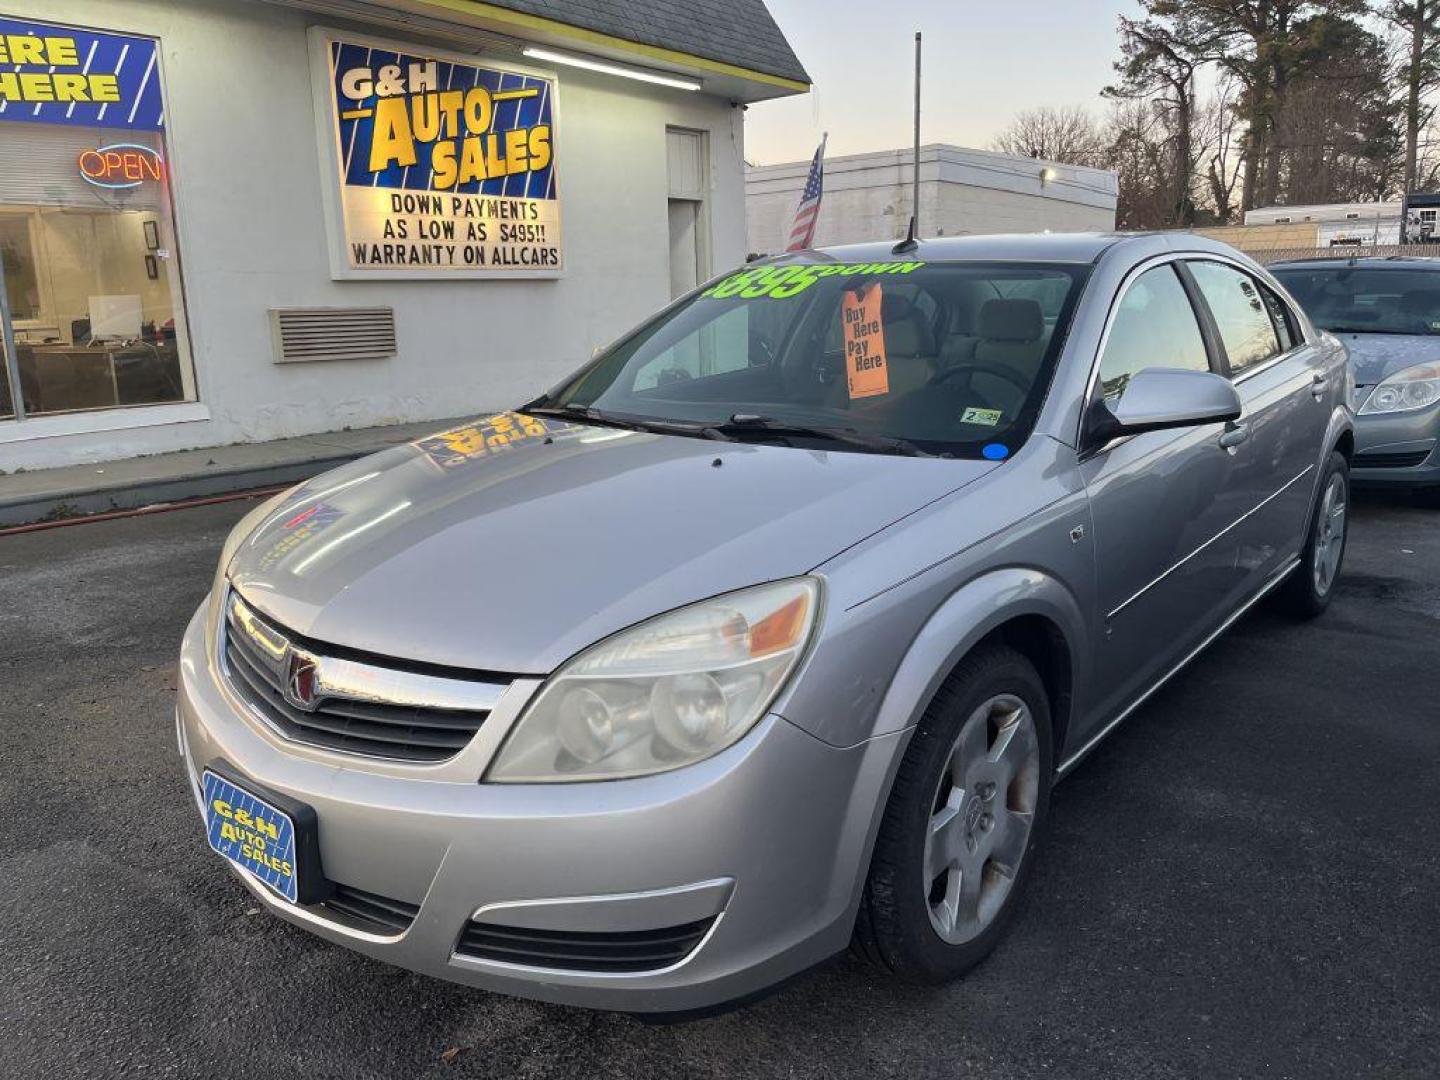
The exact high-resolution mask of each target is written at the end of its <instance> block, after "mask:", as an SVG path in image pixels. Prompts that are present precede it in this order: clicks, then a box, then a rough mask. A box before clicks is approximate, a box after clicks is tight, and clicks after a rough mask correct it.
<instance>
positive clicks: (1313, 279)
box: [1271, 264, 1440, 334]
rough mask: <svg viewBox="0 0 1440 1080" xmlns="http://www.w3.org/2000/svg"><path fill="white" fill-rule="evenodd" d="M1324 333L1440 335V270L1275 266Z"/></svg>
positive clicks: (1281, 277)
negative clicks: (1328, 331) (1326, 331)
mask: <svg viewBox="0 0 1440 1080" xmlns="http://www.w3.org/2000/svg"><path fill="white" fill-rule="evenodd" d="M1271 270H1272V272H1273V273H1274V274H1275V276H1276V277H1277V278H1278V279H1279V280H1280V282H1281V284H1283V285H1284V286H1285V287H1286V288H1287V289H1289V290H1290V294H1291V295H1292V296H1294V297H1295V299H1296V300H1298V301H1299V302H1300V306H1301V307H1303V308H1304V309H1305V312H1306V314H1308V315H1309V316H1310V321H1311V322H1313V323H1314V324H1315V325H1316V326H1318V327H1320V329H1322V330H1330V331H1340V332H1344V331H1354V332H1357V333H1362V334H1440V266H1437V267H1436V268H1435V269H1434V270H1430V269H1425V270H1420V269H1413V270H1412V269H1406V270H1398V269H1384V270H1381V269H1376V268H1373V267H1365V266H1351V265H1349V264H1341V265H1338V266H1334V267H1330V266H1324V267H1303V268H1302V267H1280V266H1277V267H1272V268H1271Z"/></svg>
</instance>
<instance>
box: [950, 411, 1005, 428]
mask: <svg viewBox="0 0 1440 1080" xmlns="http://www.w3.org/2000/svg"><path fill="white" fill-rule="evenodd" d="M1004 415H1005V414H1004V413H1003V412H1001V411H1000V410H999V409H975V408H970V409H966V410H965V412H964V413H963V414H962V415H961V417H960V422H961V423H962V424H982V425H984V426H985V427H994V426H995V425H996V424H998V423H1000V417H1002V416H1004Z"/></svg>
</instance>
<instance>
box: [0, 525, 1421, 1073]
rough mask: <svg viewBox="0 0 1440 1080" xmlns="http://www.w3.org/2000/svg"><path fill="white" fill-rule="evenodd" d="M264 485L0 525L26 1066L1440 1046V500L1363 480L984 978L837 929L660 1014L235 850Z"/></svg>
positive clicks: (1244, 1066) (807, 1064)
mask: <svg viewBox="0 0 1440 1080" xmlns="http://www.w3.org/2000/svg"><path fill="white" fill-rule="evenodd" d="M246 509H248V504H246V503H230V504H227V505H222V506H211V507H206V508H200V509H189V510H183V511H177V512H172V513H165V514H158V515H154V516H148V517H139V518H132V519H126V520H116V521H107V522H103V523H89V524H82V525H77V526H73V527H67V528H62V529H58V530H53V531H47V532H38V533H33V534H28V535H22V536H10V537H0V1076H3V1077H5V1078H12V1077H13V1078H21V1077H67V1078H68V1077H109V1076H144V1077H165V1076H175V1077H185V1078H189V1077H255V1078H262V1080H278V1078H287V1077H296V1078H300V1077H304V1078H306V1080H317V1078H322V1077H347V1078H352V1077H354V1078H359V1077H385V1078H391V1077H416V1076H430V1075H438V1076H455V1077H461V1076H473V1077H551V1076H553V1077H566V1078H575V1077H580V1078H588V1077H611V1076H613V1077H623V1078H626V1080H634V1078H638V1077H645V1078H650V1077H672V1076H725V1077H740V1076H744V1077H751V1076H754V1077H787V1078H802V1077H839V1076H901V1077H907V1078H908V1077H914V1078H918V1077H930V1076H937V1077H938V1076H945V1077H957V1078H963V1077H985V1078H987V1080H993V1078H1006V1077H1038V1076H1054V1077H1066V1078H1069V1077H1077V1078H1078V1077H1104V1078H1107V1080H1109V1078H1120V1077H1144V1078H1147V1080H1153V1078H1165V1077H1205V1078H1213V1077H1261V1076H1263V1077H1297V1078H1306V1080H1309V1078H1316V1077H1332V1076H1333V1077H1344V1078H1347V1080H1351V1078H1354V1077H1357V1076H1365V1077H1373V1076H1383V1077H1400V1076H1410V1077H1427V1078H1433V1077H1435V1076H1436V1075H1437V1071H1440V1064H1437V1062H1440V902H1437V896H1440V843H1437V825H1440V810H1437V805H1436V804H1437V797H1440V779H1437V778H1440V770H1437V758H1440V704H1437V703H1440V663H1437V660H1440V511H1433V510H1432V511H1426V510H1422V509H1418V508H1415V507H1412V506H1411V505H1409V504H1408V502H1406V501H1404V500H1390V501H1382V500H1376V499H1369V500H1363V501H1361V502H1360V503H1359V504H1358V505H1357V506H1356V507H1355V513H1354V519H1353V534H1352V545H1351V549H1350V553H1349V557H1348V559H1347V567H1346V572H1345V576H1344V578H1343V579H1342V581H1341V583H1340V586H1339V590H1340V591H1339V594H1338V595H1337V597H1336V600H1335V603H1334V605H1333V607H1332V608H1331V610H1330V611H1329V612H1328V613H1327V614H1326V615H1325V616H1324V617H1323V618H1322V619H1320V620H1318V621H1316V622H1313V623H1309V624H1304V625H1297V624H1294V623H1291V622H1288V621H1287V620H1286V619H1285V618H1284V617H1283V616H1281V615H1279V614H1276V613H1274V612H1272V611H1270V610H1268V609H1266V608H1263V607H1262V608H1261V609H1260V610H1258V611H1257V612H1256V613H1254V614H1252V615H1251V616H1249V617H1247V618H1246V619H1245V620H1243V621H1242V622H1241V623H1239V624H1238V625H1237V626H1236V627H1235V628H1234V629H1233V630H1232V631H1231V632H1230V633H1229V634H1228V635H1227V636H1226V637H1225V638H1223V639H1222V640H1221V641H1220V642H1219V643H1217V644H1216V645H1215V646H1214V647H1213V648H1212V649H1211V650H1210V651H1209V652H1208V653H1206V654H1205V655H1204V656H1203V657H1201V658H1200V659H1199V660H1198V661H1197V662H1196V663H1195V664H1194V665H1193V666H1192V667H1191V668H1190V669H1189V670H1188V671H1187V672H1186V673H1184V674H1183V675H1181V676H1180V677H1179V678H1177V679H1176V680H1175V681H1174V682H1173V683H1172V684H1171V685H1170V686H1169V687H1167V688H1166V689H1165V690H1163V691H1162V692H1161V693H1160V694H1158V695H1157V696H1156V697H1155V698H1154V699H1153V700H1152V701H1151V702H1150V703H1149V704H1148V705H1147V706H1146V707H1145V708H1144V709H1143V710H1142V711H1140V712H1139V713H1137V714H1136V715H1135V716H1134V717H1133V718H1132V719H1131V720H1130V721H1128V722H1127V723H1126V724H1125V725H1124V726H1123V727H1122V728H1121V729H1120V730H1119V731H1118V732H1117V733H1116V734H1115V735H1114V736H1113V737H1112V738H1111V739H1110V740H1109V741H1108V742H1107V743H1106V744H1104V745H1103V746H1102V747H1101V748H1100V749H1098V750H1097V751H1096V752H1095V753H1094V754H1093V755H1092V756H1091V757H1090V758H1089V759H1088V760H1087V761H1086V762H1085V764H1084V765H1083V766H1081V767H1080V768H1079V769H1078V770H1077V771H1076V773H1075V774H1074V775H1073V776H1072V777H1071V778H1069V779H1067V780H1066V781H1065V782H1064V783H1063V784H1061V785H1060V787H1059V788H1058V789H1057V791H1056V794H1055V801H1054V811H1053V816H1052V825H1053V829H1052V832H1051V835H1050V837H1049V839H1048V842H1047V845H1046V847H1045V849H1044V850H1043V852H1042V855H1041V858H1040V861H1039V863H1038V865H1037V869H1036V874H1035V876H1034V878H1032V881H1031V885H1032V888H1031V889H1030V892H1029V895H1028V897H1027V898H1026V900H1025V901H1024V903H1023V904H1022V907H1021V910H1020V911H1019V917H1018V919H1017V920H1016V922H1015V925H1014V928H1013V931H1012V933H1011V935H1010V936H1009V938H1008V939H1007V940H1006V941H1005V943H1004V944H1002V945H1001V947H1000V949H999V950H998V951H997V952H996V953H995V955H994V956H993V957H991V958H990V960H989V961H987V962H986V963H985V964H984V965H982V966H981V967H980V968H979V969H978V970H977V971H975V972H974V973H972V974H971V975H970V976H969V977H968V978H966V979H965V980H963V981H962V982H960V983H958V984H956V985H953V986H949V987H946V988H943V989H937V990H922V989H916V988H912V987H905V986H900V985H896V984H894V983H892V982H890V981H887V980H886V979H885V978H883V977H881V976H879V975H877V974H874V973H872V972H871V971H869V970H867V969H866V968H865V967H863V966H862V965H860V964H859V963H858V962H855V961H853V960H850V959H844V958H842V959H841V960H839V961H837V962H836V963H834V964H832V965H831V966H829V967H827V968H825V969H823V970H821V971H818V972H816V973H814V974H812V975H809V976H807V977H805V978H802V979H801V980H799V981H797V982H795V983H792V984H791V985H789V986H787V987H786V988H784V989H783V990H781V991H780V992H779V993H777V994H776V995H774V996H772V997H770V998H768V999H766V1000H764V1001H762V1002H759V1003H757V1004H754V1005H752V1006H750V1007H748V1008H746V1009H743V1010H741V1011H738V1012H734V1013H731V1014H728V1015H725V1016H722V1017H718V1018H714V1019H709V1020H703V1021H699V1022H695V1023H691V1024H685V1025H679V1026H668V1027H656V1026H649V1025H645V1024H642V1023H639V1022H637V1021H636V1020H634V1019H632V1018H630V1017H626V1016H617V1015H610V1014H600V1013H591V1012H585V1011H582V1010H577V1009H567V1008H560V1007H556V1006H549V1005H540V1004H535V1003H531V1002H525V1001H519V1000H514V999H509V998H504V997H499V996H496V995H492V994H487V993H483V992H480V991H476V990H470V989H466V988H462V987H458V986H453V985H449V984H446V983H442V982H437V981H432V980H429V979H425V978H421V977H419V976H415V975H411V974H409V973H407V972H404V971H400V970H398V969H393V968H390V967H387V966H384V965H382V964H379V963H376V962H374V961H371V960H367V959H365V958H362V957H360V956H357V955H355V954H353V953H350V952H348V951H346V950H344V949H341V948H338V947H335V946H332V945H330V944H327V943H325V942H322V941H320V940H318V939H316V938H313V937H311V936H310V935H308V934H306V933H304V932H303V931H300V930H298V929H295V928H292V927H290V926H289V925H287V924H285V923H283V922H281V921H279V920H277V919H274V918H270V917H268V916H266V915H263V914H261V913H260V912H259V910H258V905H257V904H256V903H255V902H254V901H253V900H252V899H251V897H250V896H249V895H248V894H247V893H246V892H245V891H244V889H243V888H242V887H241V886H240V885H239V884H238V883H237V882H236V881H235V880H234V879H233V878H232V877H231V876H230V874H229V873H227V872H226V871H225V869H224V868H223V867H222V865H221V864H220V862H219V860H218V858H217V857H216V856H214V855H212V854H211V853H210V852H209V850H208V849H207V847H206V845H205V841H204V837H203V835H202V832H201V828H200V824H199V821H198V818H197V816H196V813H195V808H194V804H193V802H192V801H191V797H190V794H189V791H188V789H187V787H186V783H185V780H184V778H183V776H182V772H181V766H180V760H179V758H178V757H177V755H176V750H175V741H174V725H173V722H172V715H173V714H172V708H173V696H174V694H173V692H174V687H175V678H176V669H175V658H176V649H177V644H178V642H179V638H180V634H181V630H182V629H183V627H184V625H185V622H186V620H187V619H188V618H189V616H190V613H191V612H192V611H193V610H194V608H195V605H196V604H198V603H199V602H200V600H201V598H202V597H203V595H204V593H205V591H206V589H207V588H208V587H209V582H210V578H211V574H212V572H213V569H214V563H215V559H216V557H217V554H218V551H219V548H220V544H221V542H222V540H223V538H224V535H225V532H226V530H227V529H228V528H229V526H230V525H231V524H232V523H233V522H234V521H235V520H237V519H238V518H239V517H240V516H241V514H243V513H244V512H245V510H246Z"/></svg>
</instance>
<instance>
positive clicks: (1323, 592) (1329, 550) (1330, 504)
mask: <svg viewBox="0 0 1440 1080" xmlns="http://www.w3.org/2000/svg"><path fill="white" fill-rule="evenodd" d="M1348 502H1349V498H1348V491H1347V485H1346V483H1345V477H1344V475H1343V474H1342V473H1336V474H1335V475H1334V476H1332V477H1330V483H1329V484H1327V485H1326V486H1325V496H1324V498H1322V499H1321V500H1320V512H1319V513H1318V514H1317V515H1316V518H1315V557H1314V559H1313V560H1312V563H1311V573H1312V574H1313V575H1314V580H1315V592H1316V593H1317V594H1318V595H1320V596H1322V597H1323V596H1328V595H1329V593H1330V590H1331V589H1332V588H1334V586H1335V579H1336V577H1338V576H1339V574H1340V560H1341V559H1342V558H1343V557H1344V555H1345V527H1346V516H1345V515H1346V509H1347V504H1348Z"/></svg>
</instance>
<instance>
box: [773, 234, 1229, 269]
mask: <svg viewBox="0 0 1440 1080" xmlns="http://www.w3.org/2000/svg"><path fill="white" fill-rule="evenodd" d="M896 246H897V241H894V240H885V241H878V242H872V243H865V244H844V245H841V246H837V247H824V248H817V249H815V250H812V251H801V252H794V253H791V254H790V256H789V257H791V258H798V259H802V260H805V261H812V260H814V259H816V258H820V259H824V260H827V261H828V260H830V259H834V260H837V261H840V262H890V261H892V260H894V259H895V258H896V257H897V256H908V257H910V258H914V259H917V260H921V261H924V262H968V261H980V262H985V261H993V262H1010V261H1022V262H1054V263H1080V264H1089V263H1094V262H1096V261H1097V260H1098V259H1099V258H1100V257H1101V256H1103V255H1105V253H1106V252H1109V251H1112V250H1114V249H1117V248H1124V249H1127V250H1130V251H1131V252H1132V254H1133V255H1134V256H1136V257H1137V258H1139V257H1145V256H1148V255H1151V254H1159V253H1160V252H1165V251H1193V252H1213V253H1217V254H1225V255H1229V256H1232V257H1233V256H1235V255H1237V254H1239V253H1238V252H1237V251H1236V250H1235V249H1234V248H1232V247H1230V246H1229V245H1228V244H1222V243H1220V242H1219V241H1216V240H1211V239H1210V238H1208V237H1205V236H1200V235H1199V234H1197V233H1191V232H1152V233H1123V232H1087V233H997V234H993V235H986V236H938V237H933V238H931V239H923V240H917V241H916V242H915V247H914V248H913V249H911V250H908V251H898V252H897V251H896V250H895V248H896ZM785 257H786V256H779V258H785Z"/></svg>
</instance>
